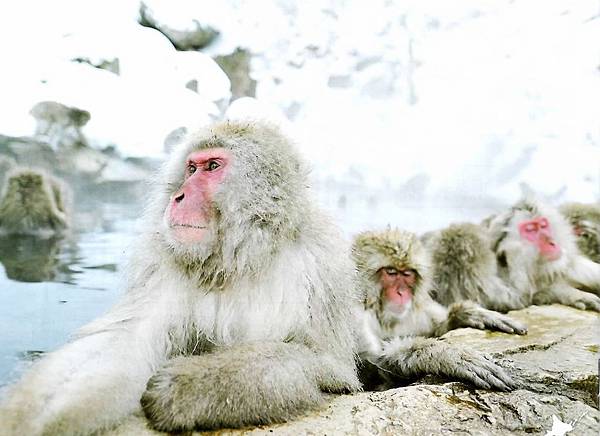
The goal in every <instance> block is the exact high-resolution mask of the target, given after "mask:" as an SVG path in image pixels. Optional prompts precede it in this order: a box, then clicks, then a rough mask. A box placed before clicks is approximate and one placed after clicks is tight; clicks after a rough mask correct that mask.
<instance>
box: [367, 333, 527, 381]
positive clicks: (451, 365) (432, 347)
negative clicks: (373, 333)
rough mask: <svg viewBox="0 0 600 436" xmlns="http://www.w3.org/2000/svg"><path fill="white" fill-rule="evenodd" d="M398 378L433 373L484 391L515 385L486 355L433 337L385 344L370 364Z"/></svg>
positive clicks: (413, 338)
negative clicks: (465, 382)
mask: <svg viewBox="0 0 600 436" xmlns="http://www.w3.org/2000/svg"><path fill="white" fill-rule="evenodd" d="M373 363H374V364H376V365H377V366H378V367H380V368H381V369H383V370H384V371H389V372H391V373H393V374H394V375H396V376H398V377H403V378H411V377H416V376H422V375H426V374H435V375H440V376H446V377H450V378H458V379H460V380H466V381H468V382H471V383H473V384H474V385H475V386H477V387H480V388H484V389H490V388H493V389H498V390H502V391H507V390H512V389H515V388H517V387H518V385H517V384H516V383H515V382H514V381H513V380H512V379H511V377H510V376H509V375H508V374H506V372H505V371H504V370H503V369H502V368H501V367H500V366H498V365H496V364H495V363H494V362H492V361H491V360H490V359H489V358H487V357H486V356H484V355H482V354H479V353H476V352H474V351H471V350H469V349H467V348H463V347H460V348H459V347H455V346H452V345H450V344H447V343H446V342H444V341H442V340H439V339H435V338H422V337H405V338H397V339H394V340H392V341H390V342H388V343H386V344H385V346H384V349H383V352H382V354H381V356H379V358H378V359H377V360H376V361H374V362H373Z"/></svg>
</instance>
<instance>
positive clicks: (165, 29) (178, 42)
mask: <svg viewBox="0 0 600 436" xmlns="http://www.w3.org/2000/svg"><path fill="white" fill-rule="evenodd" d="M138 22H139V23H140V24H141V25H142V26H144V27H150V28H152V29H156V30H158V31H159V32H160V33H162V34H163V35H165V36H166V37H167V39H168V40H169V41H171V43H172V44H173V45H174V46H175V48H176V49H177V50H199V49H201V48H204V47H206V46H207V45H209V44H210V43H211V42H213V41H214V40H215V38H216V37H217V36H219V31H218V30H216V29H214V28H212V27H211V26H206V25H202V24H200V22H199V21H198V20H196V19H192V20H190V26H189V27H188V28H186V29H175V28H173V27H170V26H168V25H166V24H162V23H160V22H158V20H156V19H155V18H154V16H153V15H152V11H151V9H150V8H148V6H146V4H144V3H143V2H142V3H141V4H140V10H139V18H138Z"/></svg>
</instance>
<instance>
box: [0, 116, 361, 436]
mask: <svg viewBox="0 0 600 436" xmlns="http://www.w3.org/2000/svg"><path fill="white" fill-rule="evenodd" d="M155 182H156V183H155V185H156V186H155V189H154V190H153V191H151V192H150V193H149V200H150V201H149V205H148V207H147V211H146V213H145V216H144V217H143V218H142V222H141V224H140V227H139V231H140V233H141V234H140V236H139V243H138V246H137V248H136V249H135V251H134V253H133V256H132V262H131V265H130V267H129V270H128V283H127V291H126V293H125V296H124V297H123V299H122V301H121V302H120V303H119V304H117V305H116V306H115V307H114V308H113V309H112V310H110V311H109V312H108V313H107V314H106V315H104V316H102V317H101V318H99V319H97V320H96V321H93V322H92V323H91V324H89V325H87V326H85V327H83V328H82V329H81V330H80V331H79V332H78V334H77V337H76V338H75V339H74V340H73V341H72V342H70V343H69V344H67V345H66V346H65V347H63V348H62V349H60V350H58V351H56V352H54V353H51V354H49V355H48V356H47V357H45V358H43V359H41V360H40V361H39V362H38V363H37V364H36V365H35V366H34V367H33V368H32V370H30V371H29V372H28V373H27V374H26V375H25V376H24V377H23V379H22V380H21V381H20V382H19V383H17V384H16V386H14V387H13V389H12V392H11V393H10V395H9V396H8V400H7V401H6V402H5V403H4V405H3V408H2V409H0V434H2V435H23V434H27V435H39V434H48V435H50V434H61V435H73V434H77V435H80V434H89V433H93V432H97V431H100V430H101V429H105V428H109V427H111V426H113V425H114V424H115V423H117V422H118V421H119V420H120V419H121V418H123V417H125V416H126V415H129V414H131V413H132V412H135V411H136V410H139V409H140V406H141V407H142V409H143V411H144V412H145V414H146V416H147V417H148V419H149V420H150V422H151V424H152V425H153V426H154V427H155V428H157V429H160V430H163V431H183V430H191V429H194V428H196V429H215V428H222V427H228V428H231V427H242V426H248V425H255V424H267V423H272V422H282V421H285V420H287V419H290V418H292V417H294V416H295V415H298V414H300V413H303V412H305V411H306V410H308V409H310V408H313V407H316V406H317V405H319V404H321V403H322V401H324V399H325V398H326V396H325V395H324V394H323V393H324V392H329V393H338V392H352V391H356V390H358V389H360V382H359V380H358V377H357V374H356V365H355V350H356V347H355V333H354V325H353V322H352V314H353V312H352V306H353V305H355V304H357V302H358V301H359V298H358V296H355V295H354V289H355V282H354V270H353V265H352V263H351V260H350V254H349V251H348V250H349V247H348V246H346V245H345V243H344V240H343V238H342V236H341V234H340V233H339V232H338V230H337V229H336V228H335V226H333V225H332V224H331V223H330V222H329V220H328V219H327V218H325V217H324V216H323V215H322V214H321V213H320V211H319V210H318V209H317V207H316V205H315V202H314V201H313V200H312V197H311V194H310V192H309V188H308V181H307V169H306V167H305V164H304V162H303V161H302V160H301V159H300V157H299V156H298V154H297V153H296V151H295V149H294V147H293V145H292V144H291V142H290V140H289V139H288V138H286V137H285V136H284V135H283V134H282V133H281V132H280V131H279V130H278V129H277V128H275V127H273V126H271V125H268V124H266V123H262V122H258V121H247V122H222V123H217V124H214V125H212V126H210V127H207V128H206V129H204V130H201V131H199V132H196V133H194V134H191V135H190V136H189V137H188V139H187V140H186V141H185V142H184V143H182V144H181V145H180V146H179V147H178V148H177V149H175V150H174V151H173V153H172V155H171V157H170V159H169V161H168V162H167V163H166V165H165V166H164V167H163V169H162V173H161V174H160V175H159V176H158V177H157V178H156V180H155ZM349 290H350V291H349Z"/></svg>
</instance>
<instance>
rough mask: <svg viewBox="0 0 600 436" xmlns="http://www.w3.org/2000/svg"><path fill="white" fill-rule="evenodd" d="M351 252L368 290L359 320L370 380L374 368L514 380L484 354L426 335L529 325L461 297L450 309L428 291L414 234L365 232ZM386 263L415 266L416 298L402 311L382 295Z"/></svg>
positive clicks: (480, 381)
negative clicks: (468, 329) (391, 305)
mask: <svg viewBox="0 0 600 436" xmlns="http://www.w3.org/2000/svg"><path fill="white" fill-rule="evenodd" d="M352 253H353V258H354V261H355V264H356V267H357V272H358V279H359V283H360V285H361V287H362V289H363V290H364V294H365V302H364V308H363V310H360V311H359V321H358V322H359V323H360V326H361V333H362V334H361V344H360V357H361V359H362V363H363V365H362V368H363V374H361V375H362V378H363V380H366V381H368V383H369V384H372V383H373V379H374V378H376V377H373V374H372V372H373V370H374V371H375V372H378V373H379V375H381V376H382V377H383V379H384V380H386V381H391V382H392V383H393V382H394V379H395V378H412V377H415V376H420V375H424V374H437V375H444V376H449V377H458V378H461V379H463V380H467V381H470V382H472V383H474V384H476V385H477V386H480V387H484V388H489V387H494V388H497V389H509V388H512V387H514V386H515V384H514V383H513V382H512V381H511V380H510V378H509V377H508V375H506V374H505V373H504V371H503V370H502V368H500V367H498V366H497V365H495V364H494V363H492V362H490V361H488V360H487V359H486V358H485V357H484V356H480V355H479V354H477V353H475V352H473V351H469V350H467V349H463V348H454V347H452V346H450V345H448V344H445V343H443V342H441V341H439V340H436V339H426V338H427V337H432V336H440V335H442V334H444V333H446V332H447V331H448V330H450V329H453V328H457V327H465V326H467V327H475V328H481V329H484V328H490V329H495V330H500V331H505V332H510V333H521V334H522V333H524V332H525V331H526V329H525V327H524V326H522V325H521V324H520V323H517V322H515V321H513V320H511V319H510V318H508V317H505V316H503V315H500V314H498V313H496V312H492V311H490V310H485V309H482V308H481V307H479V306H477V305H475V304H474V303H472V302H462V303H457V304H454V305H452V306H451V307H450V308H449V309H446V308H445V307H443V306H442V305H441V304H439V303H437V302H435V301H434V300H433V299H432V298H431V297H430V295H429V289H430V286H431V281H430V275H431V269H430V260H429V256H428V253H427V251H426V250H425V248H424V247H423V245H422V244H421V243H420V241H419V240H418V239H417V237H416V236H415V235H414V234H412V233H409V232H405V231H402V230H395V229H388V230H385V231H381V232H365V233H362V234H360V235H358V236H357V237H356V239H355V241H354V245H353V250H352ZM385 267H394V268H396V269H398V270H406V269H412V270H414V271H415V272H416V279H417V280H416V284H415V287H414V289H413V299H412V304H411V306H410V307H408V309H407V310H405V311H404V312H403V313H402V314H400V315H399V314H398V313H397V312H394V311H391V310H389V309H387V308H386V303H385V300H384V298H383V296H382V294H383V291H384V290H383V289H382V286H381V284H380V282H379V280H380V270H381V269H382V268H385ZM390 377H391V378H390ZM396 381H397V380H396ZM384 386H385V387H388V385H387V384H384Z"/></svg>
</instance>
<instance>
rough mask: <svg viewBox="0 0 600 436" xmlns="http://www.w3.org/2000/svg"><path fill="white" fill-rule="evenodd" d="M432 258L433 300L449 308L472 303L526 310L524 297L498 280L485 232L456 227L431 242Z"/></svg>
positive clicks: (441, 233)
mask: <svg viewBox="0 0 600 436" xmlns="http://www.w3.org/2000/svg"><path fill="white" fill-rule="evenodd" d="M426 246H427V249H428V250H429V251H430V253H431V258H432V265H433V267H432V277H433V289H434V291H433V293H432V295H433V298H434V299H435V300H436V301H439V302H440V303H442V304H443V305H445V306H448V305H450V304H452V303H455V302H459V301H464V300H471V301H474V302H477V303H479V304H481V305H482V306H484V307H488V308H490V309H493V310H500V311H506V310H507V309H508V308H511V309H517V308H521V307H524V303H523V302H522V301H521V297H520V295H519V294H518V293H517V292H516V291H515V290H513V289H511V288H510V287H509V286H507V285H506V284H505V283H503V282H502V280H501V279H500V277H498V270H497V266H496V257H495V256H494V252H493V251H492V249H491V248H490V242H489V238H488V236H487V234H486V233H485V231H484V230H483V229H482V228H481V227H479V226H477V225H475V224H470V223H464V224H452V225H450V226H449V227H447V228H445V229H443V230H440V231H439V232H435V233H434V234H433V235H431V236H430V237H429V238H428V239H427V243H426Z"/></svg>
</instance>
